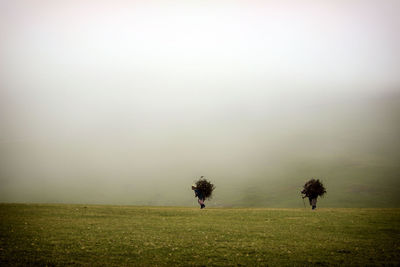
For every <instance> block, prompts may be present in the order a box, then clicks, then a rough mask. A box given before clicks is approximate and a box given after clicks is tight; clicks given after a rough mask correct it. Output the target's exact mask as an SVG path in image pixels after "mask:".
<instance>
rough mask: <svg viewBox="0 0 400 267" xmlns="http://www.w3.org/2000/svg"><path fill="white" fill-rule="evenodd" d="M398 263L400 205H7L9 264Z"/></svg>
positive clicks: (3, 249)
mask: <svg viewBox="0 0 400 267" xmlns="http://www.w3.org/2000/svg"><path fill="white" fill-rule="evenodd" d="M399 264H400V209H350V208H348V209H339V208H332V209H331V208H329V209H326V208H321V209H317V210H316V211H311V210H310V209H267V208H206V209H205V210H200V209H198V208H197V207H196V208H194V207H193V208H189V207H137V206H107V205H101V206H100V205H66V204H54V205H50V204H0V265H1V266H26V265H40V266H46V265H48V266H64V265H83V266H85V265H86V266H89V265H90V266H128V265H129V266H132V265H134V266H171V265H182V266H223V265H229V266H266V265H269V266H282V265H285V266H287V265H291V266H293V265H295V266H309V265H357V266H365V265H393V266H394V265H397V266H398V265H399Z"/></svg>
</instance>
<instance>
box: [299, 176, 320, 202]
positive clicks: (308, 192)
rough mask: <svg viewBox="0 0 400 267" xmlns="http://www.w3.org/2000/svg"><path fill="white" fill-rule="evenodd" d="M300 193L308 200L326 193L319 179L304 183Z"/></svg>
mask: <svg viewBox="0 0 400 267" xmlns="http://www.w3.org/2000/svg"><path fill="white" fill-rule="evenodd" d="M301 193H302V194H304V196H305V197H308V198H317V197H319V196H320V197H322V196H323V195H324V194H325V193H326V189H325V187H324V185H323V184H322V182H321V181H320V180H319V179H316V180H315V179H314V178H313V179H311V180H309V181H308V182H307V183H305V185H304V188H303V190H302V191H301Z"/></svg>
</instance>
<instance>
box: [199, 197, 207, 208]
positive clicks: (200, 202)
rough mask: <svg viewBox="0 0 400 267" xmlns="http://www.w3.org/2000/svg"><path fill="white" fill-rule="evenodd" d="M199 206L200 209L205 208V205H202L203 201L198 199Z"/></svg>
mask: <svg viewBox="0 0 400 267" xmlns="http://www.w3.org/2000/svg"><path fill="white" fill-rule="evenodd" d="M199 204H200V208H201V209H203V208H205V207H206V205H204V199H200V198H199Z"/></svg>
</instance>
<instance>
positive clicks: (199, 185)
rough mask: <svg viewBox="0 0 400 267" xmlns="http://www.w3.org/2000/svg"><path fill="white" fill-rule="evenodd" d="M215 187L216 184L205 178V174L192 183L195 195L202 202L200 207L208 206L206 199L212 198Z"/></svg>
mask: <svg viewBox="0 0 400 267" xmlns="http://www.w3.org/2000/svg"><path fill="white" fill-rule="evenodd" d="M214 189H215V186H214V185H213V184H212V183H210V182H209V181H207V180H206V179H203V176H201V177H200V179H199V180H198V181H197V182H196V183H195V184H193V185H192V190H193V191H194V197H197V198H198V199H197V202H198V203H199V204H200V209H204V208H205V207H206V205H205V204H204V201H205V200H206V199H209V198H211V195H212V192H213V190H214Z"/></svg>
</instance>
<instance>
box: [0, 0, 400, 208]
mask: <svg viewBox="0 0 400 267" xmlns="http://www.w3.org/2000/svg"><path fill="white" fill-rule="evenodd" d="M399 14H400V2H399V1H378V0H374V1H333V0H332V1H288V2H285V1H279V3H278V1H147V0H146V1H144V0H143V1H28V0H26V1H18V0H17V1H11V0H10V1H0V202H52V203H58V202H62V203H99V204H103V203H104V204H136V205H196V202H195V199H194V198H193V193H192V191H191V189H190V185H191V184H192V183H193V182H194V181H195V180H196V179H197V178H198V177H199V176H201V175H204V176H205V177H206V178H209V179H211V180H212V181H213V182H214V183H215V184H216V187H217V189H216V191H215V197H214V199H213V200H212V201H210V202H209V204H211V205H216V206H266V207H301V206H303V202H302V200H301V198H300V194H299V191H300V189H301V187H302V185H303V184H304V182H305V181H306V180H307V179H309V178H311V177H315V178H320V179H322V180H323V182H324V183H325V185H326V187H327V190H328V195H327V196H326V198H325V199H323V200H322V202H321V205H322V206H325V207H326V206H331V207H332V206H336V207H399V206H400V196H399V193H400V192H399V188H400V165H399V162H400V141H399V140H400V138H399V137H400V51H399V47H400V16H399Z"/></svg>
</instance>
